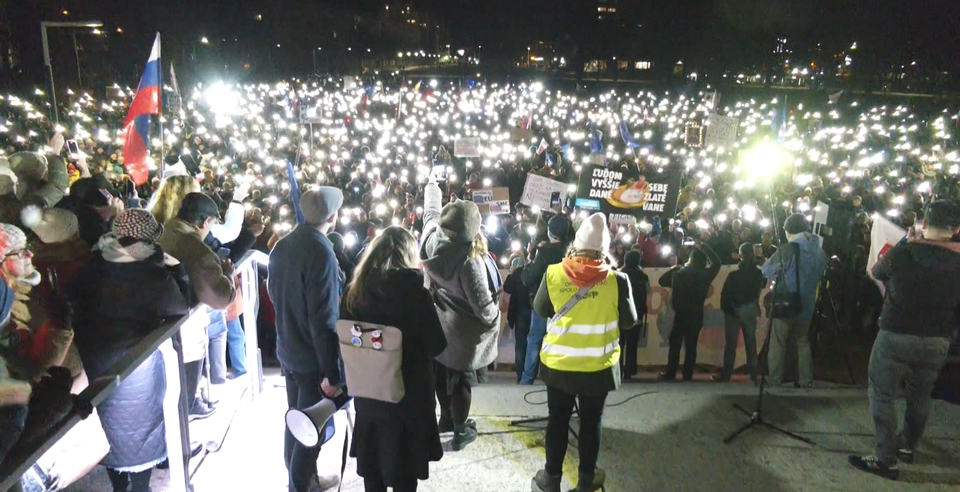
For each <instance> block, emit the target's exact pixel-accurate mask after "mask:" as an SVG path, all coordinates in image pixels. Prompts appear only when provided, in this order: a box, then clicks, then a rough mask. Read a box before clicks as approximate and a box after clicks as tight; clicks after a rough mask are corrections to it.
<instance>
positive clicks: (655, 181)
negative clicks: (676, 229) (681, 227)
mask: <svg viewBox="0 0 960 492" xmlns="http://www.w3.org/2000/svg"><path fill="white" fill-rule="evenodd" d="M679 196H680V172H678V171H668V172H662V173H658V172H647V173H643V174H641V173H639V172H637V171H635V170H626V171H625V170H621V169H612V168H607V167H603V166H596V165H587V166H583V170H582V171H580V182H579V185H578V186H577V201H576V206H577V207H579V208H580V209H583V210H590V211H594V212H603V213H605V214H607V216H608V217H609V219H610V220H611V222H619V223H623V222H624V220H623V219H625V218H626V217H624V216H627V217H630V218H631V221H632V220H633V219H638V220H639V219H641V218H644V217H647V218H652V217H660V218H661V219H669V218H673V217H674V216H675V215H676V214H677V199H678V198H679Z"/></svg>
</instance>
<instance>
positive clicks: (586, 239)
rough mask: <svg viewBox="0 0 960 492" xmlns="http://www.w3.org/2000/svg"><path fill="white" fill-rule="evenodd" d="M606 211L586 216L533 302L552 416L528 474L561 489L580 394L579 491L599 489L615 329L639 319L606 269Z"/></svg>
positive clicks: (539, 486) (615, 381)
mask: <svg viewBox="0 0 960 492" xmlns="http://www.w3.org/2000/svg"><path fill="white" fill-rule="evenodd" d="M609 249H610V231H609V229H607V225H606V216H604V215H603V214H594V215H592V216H590V217H588V218H587V219H586V220H585V221H584V222H583V224H582V225H581V226H580V229H579V230H578V231H577V234H576V239H575V240H574V242H573V249H572V250H571V252H570V253H569V254H568V256H567V257H566V258H564V259H563V261H561V262H560V263H558V264H555V265H550V266H549V267H547V271H546V274H545V275H544V276H543V280H541V281H540V288H539V289H538V290H537V295H536V297H535V298H534V302H533V309H534V310H535V311H536V312H537V314H539V315H540V316H543V317H544V318H546V319H547V334H546V336H545V337H544V338H543V345H542V346H541V350H540V362H541V368H540V378H541V379H542V380H543V382H544V383H546V385H547V406H548V408H549V412H550V417H549V420H548V423H547V434H546V455H547V456H546V465H545V466H544V469H542V470H540V471H538V472H537V474H536V476H535V477H534V478H533V490H535V491H536V490H538V491H541V492H559V491H560V481H561V478H562V476H561V475H562V466H563V459H564V456H565V455H566V453H567V430H568V427H569V425H570V417H571V416H572V413H573V408H574V404H575V403H577V400H579V407H578V408H579V412H580V439H579V443H578V447H579V452H580V467H579V481H578V485H577V488H576V489H575V491H576V492H593V491H596V490H600V488H601V487H603V483H604V478H605V477H604V473H603V470H600V469H598V468H597V458H598V457H599V454H600V435H601V417H602V416H603V406H604V404H605V402H606V400H607V394H608V393H609V392H611V391H614V390H616V389H617V388H618V387H619V386H620V365H619V360H620V343H619V340H620V330H630V329H633V328H634V326H635V325H636V323H637V312H636V309H635V308H634V302H633V292H632V291H631V288H630V280H629V279H628V278H627V276H626V274H623V273H620V272H616V271H614V270H613V269H611V268H610V267H609V266H608V265H607V263H606V262H604V258H605V256H606V253H607V251H608V250H609Z"/></svg>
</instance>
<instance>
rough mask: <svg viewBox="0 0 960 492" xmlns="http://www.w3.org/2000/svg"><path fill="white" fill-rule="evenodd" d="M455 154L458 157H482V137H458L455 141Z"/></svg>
mask: <svg viewBox="0 0 960 492" xmlns="http://www.w3.org/2000/svg"><path fill="white" fill-rule="evenodd" d="M453 155H455V156H457V157H480V138H478V137H467V138H458V139H456V140H454V142H453Z"/></svg>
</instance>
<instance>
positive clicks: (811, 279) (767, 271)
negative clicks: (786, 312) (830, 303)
mask: <svg viewBox="0 0 960 492" xmlns="http://www.w3.org/2000/svg"><path fill="white" fill-rule="evenodd" d="M790 243H793V244H797V245H799V246H800V287H799V289H798V288H797V277H796V273H795V272H796V268H797V262H796V257H795V256H794V251H795V249H794V248H793V247H792V246H789V245H787V244H785V245H783V248H781V249H780V250H778V251H777V252H776V253H774V254H773V256H771V257H770V259H768V260H767V262H766V263H764V264H763V276H764V277H766V278H767V279H769V280H773V281H777V276H778V275H779V273H780V254H781V252H782V251H783V250H787V253H786V255H785V258H784V259H783V262H784V271H785V277H786V278H785V279H784V280H785V281H786V289H787V291H789V292H798V291H799V292H800V298H801V300H802V301H801V302H802V303H803V310H802V311H801V312H800V314H799V315H797V317H796V318H795V320H796V321H798V322H809V321H810V320H811V319H813V310H814V307H815V306H814V305H815V304H816V302H817V286H818V285H819V284H820V279H821V278H822V277H823V274H824V272H826V271H827V255H826V254H825V253H824V252H823V249H821V248H820V242H819V240H818V239H817V237H816V236H814V235H813V234H810V233H809V232H804V233H802V234H799V235H797V236H794V237H793V239H791V240H790Z"/></svg>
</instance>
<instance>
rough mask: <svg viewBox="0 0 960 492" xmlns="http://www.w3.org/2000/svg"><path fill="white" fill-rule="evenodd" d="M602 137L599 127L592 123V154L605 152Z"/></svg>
mask: <svg viewBox="0 0 960 492" xmlns="http://www.w3.org/2000/svg"><path fill="white" fill-rule="evenodd" d="M601 138H603V137H602V136H601V133H600V130H597V128H596V127H595V126H594V125H593V123H590V154H591V155H597V154H602V153H603V143H602V142H601V141H600V139H601Z"/></svg>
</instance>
